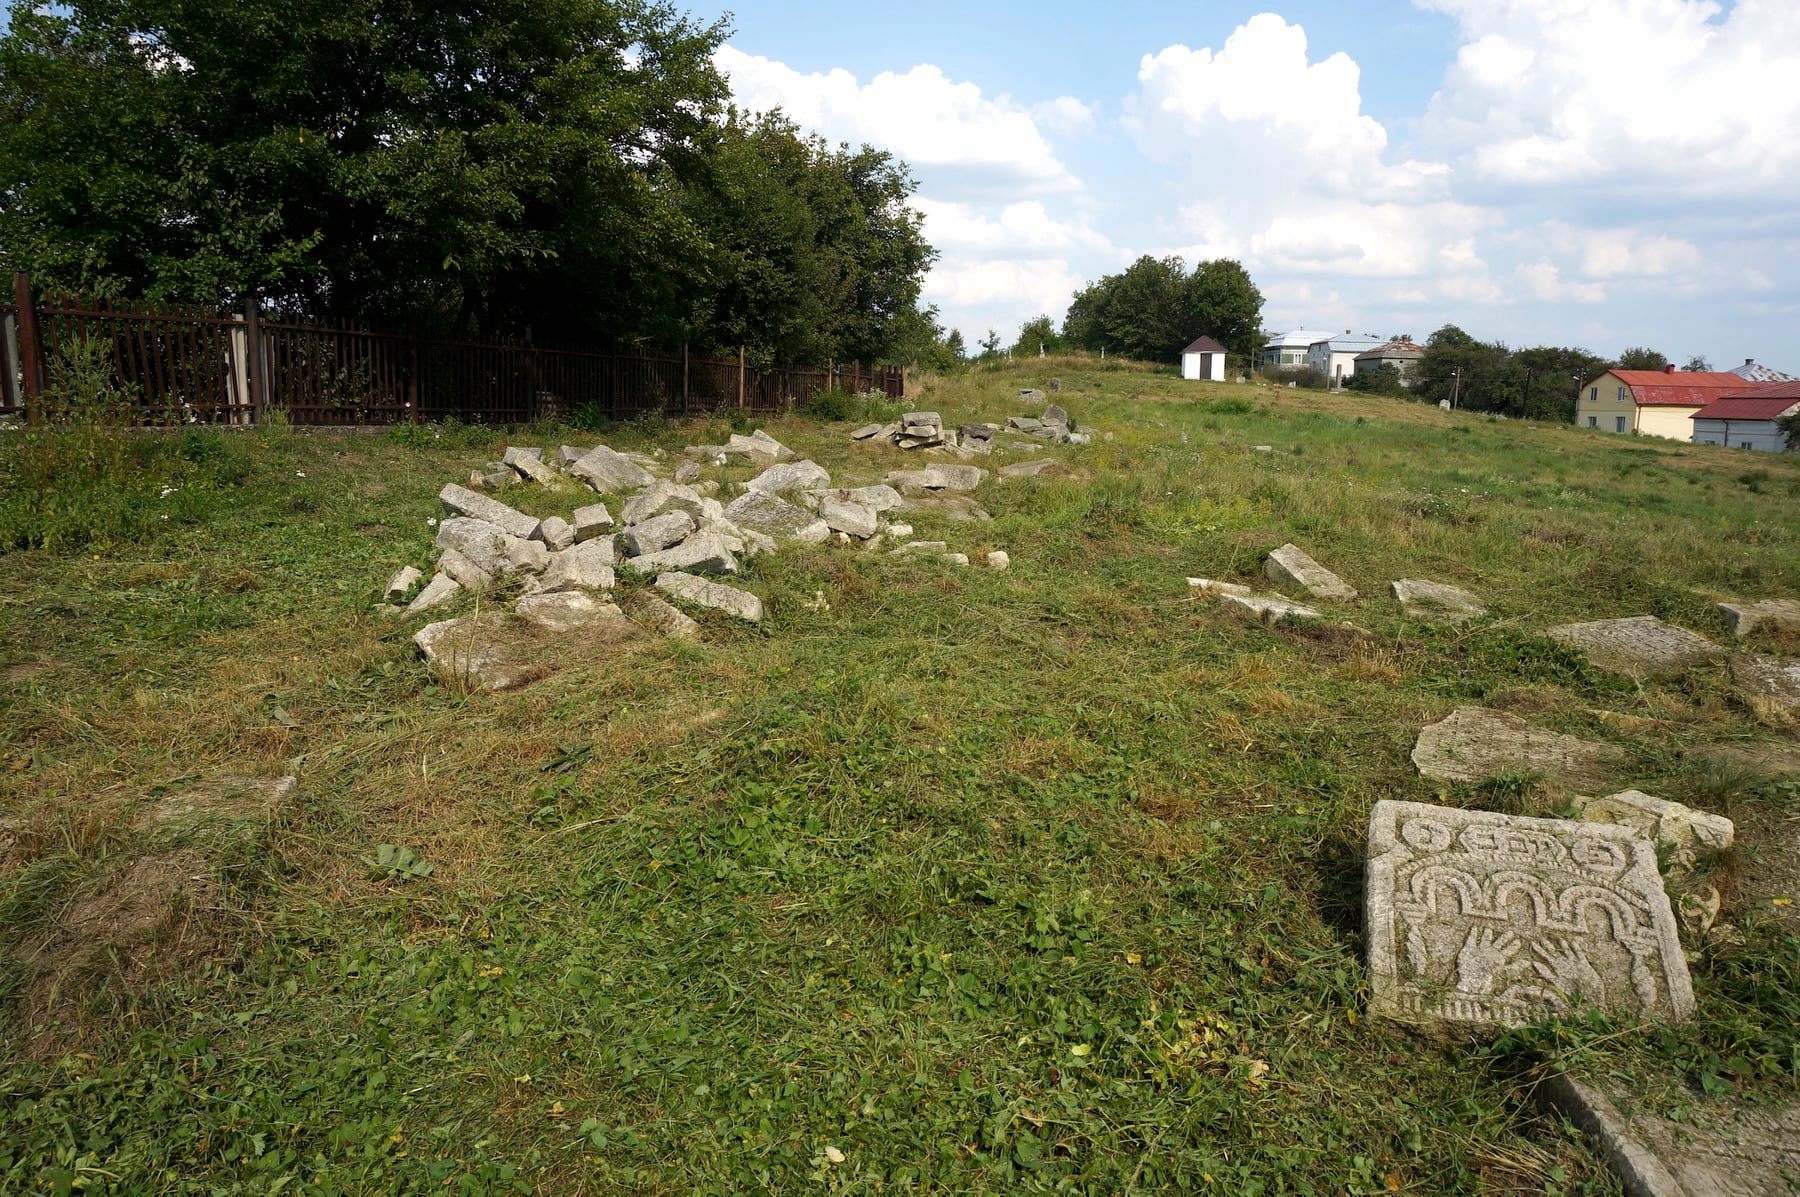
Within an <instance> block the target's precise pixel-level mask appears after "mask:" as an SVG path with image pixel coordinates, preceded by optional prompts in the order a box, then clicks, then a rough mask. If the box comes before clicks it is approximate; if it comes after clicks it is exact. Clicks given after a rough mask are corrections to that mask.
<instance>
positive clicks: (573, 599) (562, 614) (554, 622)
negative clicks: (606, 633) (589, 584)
mask: <svg viewBox="0 0 1800 1197" xmlns="http://www.w3.org/2000/svg"><path fill="white" fill-rule="evenodd" d="M513 609H514V610H515V611H516V612H517V613H518V616H519V618H520V619H523V620H524V621H525V622H527V623H529V624H533V625H535V626H537V627H540V628H543V629H544V630H545V631H546V632H577V631H581V630H583V629H588V628H594V627H597V626H599V625H601V624H622V623H624V622H625V615H624V612H622V611H620V610H619V608H618V607H616V606H614V605H613V604H612V603H601V602H596V601H594V599H593V598H592V596H590V595H588V594H586V593H585V592H583V591H580V590H561V591H556V592H554V593H550V594H528V595H526V596H525V597H523V598H521V599H520V600H519V601H518V604H517V605H516V606H515V607H514V608H513Z"/></svg>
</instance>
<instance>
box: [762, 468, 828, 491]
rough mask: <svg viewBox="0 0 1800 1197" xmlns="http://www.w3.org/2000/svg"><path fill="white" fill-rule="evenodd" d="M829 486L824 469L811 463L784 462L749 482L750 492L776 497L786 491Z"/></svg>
mask: <svg viewBox="0 0 1800 1197" xmlns="http://www.w3.org/2000/svg"><path fill="white" fill-rule="evenodd" d="M830 485H831V475H830V474H829V473H827V472H826V470H825V467H824V466H822V465H819V464H818V463H817V462H813V461H786V462H778V463H777V464H775V465H772V466H770V467H769V468H768V469H766V470H764V471H763V472H762V473H760V474H758V475H757V476H756V477H754V478H752V479H751V480H750V489H751V490H760V491H763V492H764V493H766V494H771V495H776V494H780V493H781V492H782V491H787V490H817V489H818V488H820V487H822V486H830Z"/></svg>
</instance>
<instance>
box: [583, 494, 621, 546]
mask: <svg viewBox="0 0 1800 1197" xmlns="http://www.w3.org/2000/svg"><path fill="white" fill-rule="evenodd" d="M612 530H613V517H612V513H611V512H610V511H608V510H607V509H606V504H605V503H589V504H588V505H587V506H586V507H577V508H576V509H575V543H576V544H580V543H581V542H582V541H584V540H592V539H594V537H596V536H604V535H606V534H607V533H608V532H611V531H612Z"/></svg>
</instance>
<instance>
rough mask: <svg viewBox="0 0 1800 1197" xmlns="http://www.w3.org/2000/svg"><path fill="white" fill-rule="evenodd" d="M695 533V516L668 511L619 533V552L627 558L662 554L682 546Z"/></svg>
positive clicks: (683, 512)
mask: <svg viewBox="0 0 1800 1197" xmlns="http://www.w3.org/2000/svg"><path fill="white" fill-rule="evenodd" d="M693 531H694V517H693V516H691V515H689V514H688V513H687V512H685V511H666V512H664V513H663V514H661V515H657V516H652V517H651V518H649V519H647V520H645V521H644V522H643V523H641V524H638V525H636V526H635V527H630V528H627V529H625V531H623V532H621V533H619V552H621V553H623V554H624V555H625V556H627V557H642V556H643V555H644V554H646V553H656V552H660V551H662V550H663V549H666V548H668V547H669V546H671V545H676V544H680V543H681V541H682V540H683V539H684V538H685V537H687V536H689V535H690V534H691V533H692V532H693Z"/></svg>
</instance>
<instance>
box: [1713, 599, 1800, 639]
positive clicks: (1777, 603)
mask: <svg viewBox="0 0 1800 1197" xmlns="http://www.w3.org/2000/svg"><path fill="white" fill-rule="evenodd" d="M1718 606H1719V614H1720V615H1722V616H1724V617H1725V626H1727V627H1728V628H1730V629H1731V631H1732V633H1733V634H1734V635H1738V636H1748V635H1749V634H1750V633H1752V632H1754V631H1755V630H1756V629H1757V628H1759V627H1761V626H1762V625H1763V624H1765V623H1772V624H1774V625H1776V626H1777V627H1784V628H1791V629H1794V630H1800V599H1763V600H1762V601H1761V602H1756V603H1720V604H1719V605H1718Z"/></svg>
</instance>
